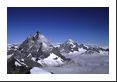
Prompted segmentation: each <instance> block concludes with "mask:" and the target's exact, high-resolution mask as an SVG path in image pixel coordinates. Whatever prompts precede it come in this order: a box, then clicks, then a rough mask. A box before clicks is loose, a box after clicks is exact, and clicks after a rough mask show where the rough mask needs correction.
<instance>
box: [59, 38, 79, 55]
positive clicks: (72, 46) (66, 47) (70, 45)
mask: <svg viewBox="0 0 117 82" xmlns="http://www.w3.org/2000/svg"><path fill="white" fill-rule="evenodd" d="M59 49H60V51H62V52H66V53H69V52H73V51H79V50H78V44H77V43H76V42H74V41H73V40H72V39H68V40H67V41H65V42H64V43H63V44H61V45H60V47H59Z"/></svg>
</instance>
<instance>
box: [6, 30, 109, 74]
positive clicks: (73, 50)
mask: <svg viewBox="0 0 117 82" xmlns="http://www.w3.org/2000/svg"><path fill="white" fill-rule="evenodd" d="M68 55H109V48H108V47H107V48H104V47H100V46H94V45H85V44H78V43H77V42H75V41H73V40H72V39H68V40H66V41H65V42H63V43H60V44H56V45H53V44H52V43H51V42H50V41H49V40H48V39H47V38H46V37H45V36H44V35H43V34H42V33H40V32H36V33H35V34H34V35H31V36H28V37H27V38H26V39H25V40H24V41H23V42H22V43H21V44H8V46H7V73H8V74H30V73H31V74H32V73H33V72H34V71H33V72H32V70H33V69H35V68H36V67H38V68H42V67H52V66H53V67H60V66H63V65H65V64H69V63H73V62H74V60H73V59H71V58H69V56H68ZM37 70H40V69H37ZM47 73H48V72H47ZM50 74H53V73H52V72H50Z"/></svg>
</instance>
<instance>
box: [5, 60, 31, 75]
mask: <svg viewBox="0 0 117 82" xmlns="http://www.w3.org/2000/svg"><path fill="white" fill-rule="evenodd" d="M16 61H17V60H16V59H14V58H13V59H12V60H10V61H9V62H7V69H8V70H7V74H29V73H30V69H31V68H29V67H26V66H16V65H15V62H16Z"/></svg>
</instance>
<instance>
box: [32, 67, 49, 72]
mask: <svg viewBox="0 0 117 82" xmlns="http://www.w3.org/2000/svg"><path fill="white" fill-rule="evenodd" d="M30 72H31V74H51V73H50V72H48V71H45V70H43V69H41V68H38V67H33V68H32V69H31V70H30Z"/></svg>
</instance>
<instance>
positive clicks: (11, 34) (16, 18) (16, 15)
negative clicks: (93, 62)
mask: <svg viewBox="0 0 117 82" xmlns="http://www.w3.org/2000/svg"><path fill="white" fill-rule="evenodd" d="M37 30H38V31H40V32H41V33H42V34H43V35H45V36H46V37H47V38H48V39H49V40H50V41H51V42H53V43H61V42H64V41H65V40H67V39H69V38H71V39H73V40H74V41H77V42H78V43H89V44H99V45H108V43H109V8H108V7H103V8H102V7H98V8H93V7H89V8H87V7H76V8H74V7H71V8H69V7H66V8H65V7H64V8H62V7H58V8H54V7H50V8H47V7H43V8H41V7H37V8H35V7H25V8H24V7H8V8H7V32H8V33H7V35H8V43H21V42H22V41H24V40H25V39H26V37H27V36H29V35H30V34H31V35H33V34H34V33H35V32H36V31H37Z"/></svg>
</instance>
